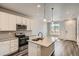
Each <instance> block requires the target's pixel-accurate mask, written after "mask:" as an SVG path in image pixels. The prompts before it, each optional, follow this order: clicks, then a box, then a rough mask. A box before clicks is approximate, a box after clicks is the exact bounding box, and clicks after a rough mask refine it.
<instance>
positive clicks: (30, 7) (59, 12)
mask: <svg viewBox="0 0 79 59" xmlns="http://www.w3.org/2000/svg"><path fill="white" fill-rule="evenodd" d="M39 4H40V3H39ZM37 5H38V4H37V3H7V4H6V3H0V6H2V7H4V8H8V9H11V10H14V11H17V12H20V13H23V14H25V15H28V16H30V17H31V18H33V19H38V20H42V19H43V15H44V4H42V3H41V4H40V5H41V7H40V8H37ZM45 8H46V18H47V19H48V20H50V19H51V14H52V13H51V12H52V11H51V8H54V13H53V18H54V20H61V19H63V18H68V17H77V16H78V15H79V4H78V3H72V4H71V3H47V4H46V7H45Z"/></svg>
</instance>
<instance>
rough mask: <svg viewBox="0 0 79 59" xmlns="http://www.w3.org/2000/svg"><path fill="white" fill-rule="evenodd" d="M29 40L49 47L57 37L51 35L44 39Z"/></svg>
mask: <svg viewBox="0 0 79 59" xmlns="http://www.w3.org/2000/svg"><path fill="white" fill-rule="evenodd" d="M28 42H32V43H35V44H37V45H41V46H44V47H49V46H50V45H51V44H52V43H54V42H55V39H54V38H51V37H44V39H43V40H38V41H32V40H28Z"/></svg>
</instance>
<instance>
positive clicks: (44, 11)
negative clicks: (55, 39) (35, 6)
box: [43, 4, 47, 22]
mask: <svg viewBox="0 0 79 59" xmlns="http://www.w3.org/2000/svg"><path fill="white" fill-rule="evenodd" d="M45 6H46V4H44V19H43V21H44V22H47V20H46V10H45Z"/></svg>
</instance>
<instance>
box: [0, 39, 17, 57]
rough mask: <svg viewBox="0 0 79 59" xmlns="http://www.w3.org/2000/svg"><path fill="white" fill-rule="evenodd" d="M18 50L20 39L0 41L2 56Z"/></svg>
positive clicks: (0, 53) (0, 54)
mask: <svg viewBox="0 0 79 59" xmlns="http://www.w3.org/2000/svg"><path fill="white" fill-rule="evenodd" d="M17 50H18V39H14V38H10V40H9V41H3V42H0V56H2V55H8V54H11V53H14V52H16V51H17Z"/></svg>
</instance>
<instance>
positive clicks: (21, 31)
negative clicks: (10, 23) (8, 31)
mask: <svg viewBox="0 0 79 59" xmlns="http://www.w3.org/2000/svg"><path fill="white" fill-rule="evenodd" d="M16 29H17V30H16V37H18V39H19V41H18V44H19V51H21V50H24V49H26V48H28V47H26V46H27V45H28V41H27V40H29V36H26V35H25V33H26V30H27V26H26V25H19V24H17V25H16Z"/></svg>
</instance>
